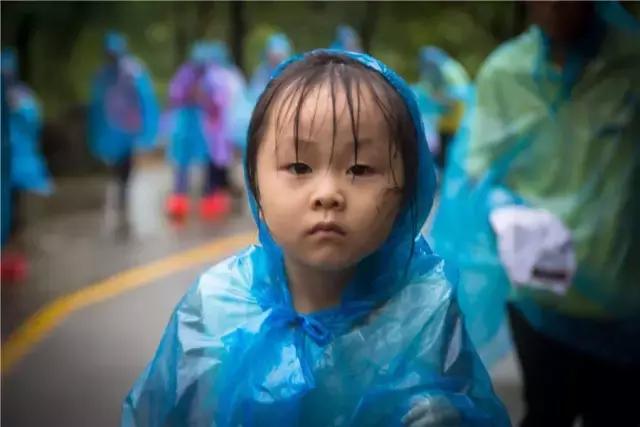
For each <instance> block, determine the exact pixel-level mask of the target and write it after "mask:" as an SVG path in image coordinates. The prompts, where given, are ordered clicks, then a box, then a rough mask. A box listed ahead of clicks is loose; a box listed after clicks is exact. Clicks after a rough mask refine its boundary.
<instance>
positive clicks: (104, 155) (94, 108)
mask: <svg viewBox="0 0 640 427" xmlns="http://www.w3.org/2000/svg"><path fill="white" fill-rule="evenodd" d="M104 47H105V52H106V53H107V54H109V55H111V56H112V57H113V58H114V60H113V62H110V63H108V64H106V65H104V66H103V67H102V68H101V69H100V70H99V71H98V73H97V74H96V76H95V78H94V80H93V84H92V89H91V104H90V112H89V141H90V147H91V150H92V152H93V153H94V154H95V156H96V157H98V158H99V159H101V160H102V161H104V162H105V163H107V164H115V163H118V162H120V161H121V160H123V159H124V158H126V157H128V156H130V155H131V153H132V152H133V151H134V150H136V149H148V148H151V147H152V146H153V145H154V144H155V137H156V133H157V130H158V119H159V112H158V111H159V110H158V104H157V101H156V97H155V94H154V90H153V84H152V82H151V77H150V76H149V73H148V72H147V70H146V69H145V67H144V65H143V64H142V63H141V62H140V61H139V60H138V59H137V58H134V57H133V56H131V55H129V54H128V53H127V50H126V41H125V40H124V38H123V37H122V36H121V35H119V34H117V33H109V34H107V36H106V37H105V46H104Z"/></svg>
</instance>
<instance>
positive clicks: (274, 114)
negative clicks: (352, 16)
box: [245, 52, 418, 205]
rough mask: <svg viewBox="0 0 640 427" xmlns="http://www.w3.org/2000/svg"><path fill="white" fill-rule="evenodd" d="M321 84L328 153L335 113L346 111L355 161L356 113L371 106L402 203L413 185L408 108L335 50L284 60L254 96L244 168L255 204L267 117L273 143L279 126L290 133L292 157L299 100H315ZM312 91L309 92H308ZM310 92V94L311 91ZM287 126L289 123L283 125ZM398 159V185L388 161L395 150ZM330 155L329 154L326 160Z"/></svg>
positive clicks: (414, 167) (374, 77) (369, 73)
mask: <svg viewBox="0 0 640 427" xmlns="http://www.w3.org/2000/svg"><path fill="white" fill-rule="evenodd" d="M324 85H326V86H325V87H327V88H328V89H329V93H330V97H331V114H332V117H331V122H332V124H333V138H332V141H331V144H332V146H331V156H332V157H333V152H334V147H335V142H336V141H335V140H336V132H337V121H338V118H339V115H340V114H348V119H349V121H350V123H351V132H352V136H353V151H354V159H355V162H356V163H357V161H358V152H359V147H360V138H359V135H360V118H361V116H362V114H363V111H365V109H369V108H371V107H372V105H371V104H372V103H373V108H376V109H377V112H376V113H379V114H380V115H381V117H382V119H383V120H384V121H385V125H386V128H387V135H386V136H387V142H388V144H387V146H388V159H389V166H390V169H391V171H392V174H393V180H394V183H395V185H396V188H397V189H399V190H401V191H402V193H403V200H404V202H405V204H411V201H412V200H413V199H414V197H415V194H414V193H415V188H416V186H417V182H416V181H417V168H418V164H417V162H418V160H417V158H418V149H417V144H418V142H417V132H416V129H415V125H414V123H413V120H412V118H411V114H410V113H409V110H408V108H407V106H406V104H405V102H404V100H403V99H402V97H401V96H400V94H398V93H397V92H396V90H395V89H394V88H393V87H392V86H391V85H390V84H389V83H388V82H387V81H386V80H385V79H384V78H383V77H382V76H381V75H379V74H378V73H377V72H376V71H374V70H371V69H369V68H367V67H366V66H365V65H363V64H361V63H360V62H358V61H356V60H354V59H351V58H349V57H347V56H343V55H340V54H336V53H330V52H320V53H314V54H309V55H307V56H305V57H304V59H302V60H300V61H297V62H294V63H292V64H291V65H289V66H288V67H287V68H286V69H285V70H284V71H283V72H282V74H281V75H280V76H278V77H277V78H276V79H274V80H272V81H271V82H270V84H269V85H268V86H267V88H266V90H265V92H264V93H263V95H262V96H261V97H260V99H259V100H258V103H257V105H256V108H255V110H254V114H253V116H252V120H251V123H250V126H249V135H248V137H249V138H248V140H249V144H248V147H247V158H246V162H247V163H246V165H245V166H246V168H247V176H248V178H249V185H250V187H251V188H250V190H251V191H252V192H253V194H254V196H255V199H256V202H257V203H258V205H259V204H260V201H259V193H258V192H259V189H258V186H257V173H256V172H257V171H256V170H255V169H256V159H257V152H258V148H259V145H260V143H261V140H262V138H263V137H264V131H265V128H266V127H267V123H268V122H269V120H274V122H275V126H276V144H277V143H278V135H281V134H282V132H286V131H291V132H292V133H293V138H294V141H293V143H294V145H295V152H296V158H297V157H298V151H299V146H300V141H301V139H304V135H302V136H301V135H300V121H301V113H302V109H303V106H304V105H305V103H307V102H315V103H316V105H317V103H318V100H319V96H320V93H321V91H320V90H319V89H320V88H322V87H323V86H324ZM314 93H315V95H313V94H314ZM339 93H342V94H344V102H345V105H344V107H346V108H343V109H342V111H338V108H337V102H338V97H339V96H342V95H338V94H339ZM314 96H315V99H313V97H314ZM316 115H317V109H314V113H313V115H312V117H311V122H310V126H309V132H312V130H313V128H314V125H315V124H316ZM288 126H291V128H287V127H288ZM398 154H400V156H401V157H402V160H403V164H404V185H403V187H402V188H399V186H398V179H397V177H396V176H395V171H394V169H393V168H392V167H391V164H392V160H393V159H394V158H395V157H396V156H397V155H398ZM331 160H332V158H331V159H330V161H331Z"/></svg>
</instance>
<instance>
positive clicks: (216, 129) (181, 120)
mask: <svg viewBox="0 0 640 427" xmlns="http://www.w3.org/2000/svg"><path fill="white" fill-rule="evenodd" d="M220 49H221V47H220V46H218V45H215V44H212V43H210V42H204V41H197V42H195V43H194V45H193V47H192V49H191V53H190V57H189V60H188V61H187V62H185V63H184V64H183V65H182V66H180V68H179V69H178V71H177V72H176V74H175V75H174V77H173V78H172V79H171V83H170V86H169V110H168V113H167V116H166V117H167V120H168V121H169V125H168V132H169V135H170V146H169V150H168V156H169V160H170V162H171V163H172V164H173V165H174V167H175V185H174V192H173V194H172V195H171V196H170V197H169V199H168V200H167V213H168V214H169V215H170V216H171V217H173V218H174V219H182V218H184V217H185V216H186V215H187V213H188V211H189V194H188V193H189V171H190V169H191V166H193V165H201V166H204V167H205V169H206V177H205V180H204V181H205V182H204V188H203V190H202V199H201V202H200V214H201V216H202V217H203V218H204V219H217V218H219V217H220V216H223V215H226V214H227V213H228V212H229V210H230V206H231V200H230V196H229V194H228V191H227V189H228V188H227V187H228V183H227V167H228V166H229V164H230V162H231V160H232V153H233V150H232V148H233V145H232V141H231V138H229V136H228V129H227V127H226V120H225V118H226V116H225V114H226V110H227V107H228V106H229V105H230V100H231V97H232V95H233V91H238V90H241V88H239V87H236V86H238V85H239V84H241V82H238V81H237V76H236V73H234V72H233V71H232V70H230V69H229V68H228V66H227V65H226V64H224V61H225V57H224V56H225V53H224V52H220ZM221 61H222V62H221Z"/></svg>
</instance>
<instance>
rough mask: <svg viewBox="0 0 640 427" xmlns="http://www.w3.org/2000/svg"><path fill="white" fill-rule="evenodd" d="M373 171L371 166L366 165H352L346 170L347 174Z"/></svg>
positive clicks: (367, 173) (363, 173)
mask: <svg viewBox="0 0 640 427" xmlns="http://www.w3.org/2000/svg"><path fill="white" fill-rule="evenodd" d="M372 173H373V168H372V167H371V166H367V165H353V166H351V167H350V168H349V169H348V170H347V174H349V175H353V176H363V175H370V174H372Z"/></svg>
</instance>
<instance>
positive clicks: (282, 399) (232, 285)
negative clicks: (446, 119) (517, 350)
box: [122, 50, 509, 427]
mask: <svg viewBox="0 0 640 427" xmlns="http://www.w3.org/2000/svg"><path fill="white" fill-rule="evenodd" d="M419 120H420V117H419V113H418V111H417V106H416V104H415V101H414V98H413V95H412V93H411V90H410V89H409V87H408V86H407V85H406V83H405V82H404V81H403V80H402V79H401V78H400V77H399V76H398V75H397V74H395V73H394V72H393V71H392V70H390V69H389V68H387V67H386V66H385V65H384V64H383V63H381V62H379V61H378V60H376V59H374V58H372V57H370V56H367V55H363V54H356V53H353V52H344V51H338V50H317V51H313V52H309V53H307V54H305V55H302V56H297V57H294V58H292V59H291V60H290V61H288V62H286V63H285V64H283V65H281V66H280V67H279V68H278V69H277V70H276V71H275V73H274V78H273V80H272V81H271V83H270V84H269V86H268V87H267V89H266V91H265V92H264V93H263V94H262V95H261V96H260V98H259V100H258V103H257V105H256V108H255V110H254V112H253V115H252V119H251V124H250V128H249V137H248V146H247V152H246V159H245V177H246V184H247V187H248V191H249V194H250V196H249V198H250V205H251V208H252V213H253V217H254V220H255V222H256V224H257V226H258V230H259V232H258V237H259V241H260V243H259V244H257V245H253V246H251V247H249V248H247V249H245V250H243V251H242V252H240V253H238V254H237V255H235V256H232V257H230V258H228V259H226V260H224V261H222V262H220V263H219V264H217V265H216V266H214V267H212V268H211V269H210V270H209V271H207V272H206V273H205V274H204V275H202V276H201V277H200V279H199V280H198V281H197V283H196V284H195V285H194V286H193V287H192V288H191V290H189V291H188V293H187V294H186V296H185V297H184V298H183V300H182V301H181V302H180V303H179V304H178V307H177V308H176V310H175V311H174V314H173V315H172V316H171V320H170V322H169V325H168V326H167V328H166V330H165V334H164V337H163V338H162V341H161V343H160V346H159V348H158V350H157V353H156V355H155V357H154V358H153V360H152V361H151V363H150V364H149V365H148V366H147V368H146V369H145V370H144V372H143V373H142V375H141V376H140V378H139V379H138V381H137V382H136V383H135V385H134V386H133V389H132V390H131V392H130V393H129V395H128V396H127V398H126V400H125V402H124V406H123V414H122V425H123V426H168V425H170V426H181V425H201V426H211V425H215V426H219V427H222V426H237V425H243V426H258V425H261V426H264V425H269V426H307V427H312V426H327V425H335V426H340V425H342V426H369V425H385V426H412V427H417V426H444V425H447V426H506V425H509V421H508V418H507V415H506V412H505V410H504V407H503V406H502V404H501V403H500V402H499V400H498V399H497V398H496V396H495V394H494V392H493V390H492V387H491V382H490V380H489V377H488V375H487V372H486V371H485V369H484V367H483V365H482V363H480V360H479V359H478V356H477V355H476V353H475V351H474V349H473V347H472V346H471V345H470V343H469V341H468V338H467V335H466V331H465V328H464V326H463V320H462V317H461V315H460V312H459V310H458V307H457V303H456V298H455V281H456V279H455V271H453V270H451V269H450V268H449V267H448V265H447V264H446V263H445V262H444V261H443V260H442V259H441V258H440V257H438V256H437V255H436V254H434V253H433V252H432V251H431V249H430V248H429V246H428V245H427V243H426V242H425V240H424V238H423V237H421V236H420V228H421V225H422V223H423V222H424V221H425V220H426V218H427V215H428V214H429V211H430V209H431V206H432V202H433V195H434V191H435V175H434V167H433V162H432V159H431V155H430V154H429V151H428V149H427V146H426V141H425V138H424V133H423V132H422V126H421V125H420V123H419Z"/></svg>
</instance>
